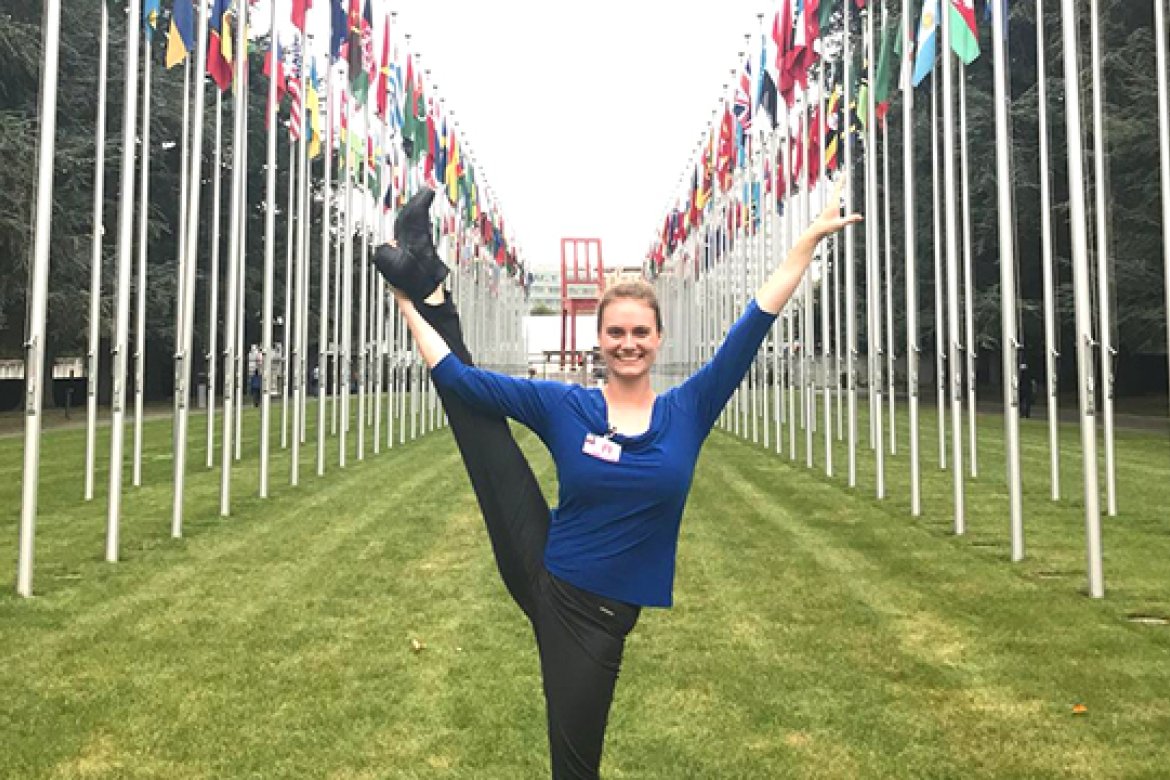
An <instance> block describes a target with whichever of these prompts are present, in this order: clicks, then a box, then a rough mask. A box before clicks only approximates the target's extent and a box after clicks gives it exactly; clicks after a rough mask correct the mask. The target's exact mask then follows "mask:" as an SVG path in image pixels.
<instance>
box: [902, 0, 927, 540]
mask: <svg viewBox="0 0 1170 780" xmlns="http://www.w3.org/2000/svg"><path fill="white" fill-rule="evenodd" d="M910 12H911V8H910V0H902V45H903V47H904V48H905V56H910V51H911V43H910V42H911V28H910V24H911V17H910ZM914 200H915V187H914V87H913V85H911V84H909V83H903V84H902V202H903V206H902V212H903V218H904V219H905V231H906V244H905V247H904V249H903V251H904V253H905V280H904V281H905V284H906V397H907V405H908V407H909V413H910V514H911V516H913V517H919V516H921V515H922V474H921V464H920V462H919V428H918V357H919V344H918V233H917V224H916V223H917V217H916V214H915V212H914V209H915V204H914Z"/></svg>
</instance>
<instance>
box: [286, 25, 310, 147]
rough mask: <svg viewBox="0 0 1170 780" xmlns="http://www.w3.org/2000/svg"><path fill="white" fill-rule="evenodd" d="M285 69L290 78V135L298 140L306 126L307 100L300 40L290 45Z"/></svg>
mask: <svg viewBox="0 0 1170 780" xmlns="http://www.w3.org/2000/svg"><path fill="white" fill-rule="evenodd" d="M284 71H285V76H286V77H287V79H288V96H289V116H288V137H289V138H290V139H291V140H293V141H297V140H299V139H300V137H301V133H302V132H303V131H304V127H305V101H304V96H303V95H302V94H301V44H300V42H299V41H294V42H293V44H292V45H291V46H289V47H288V55H287V60H286V62H285V65H284Z"/></svg>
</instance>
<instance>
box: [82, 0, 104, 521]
mask: <svg viewBox="0 0 1170 780" xmlns="http://www.w3.org/2000/svg"><path fill="white" fill-rule="evenodd" d="M100 5H101V35H100V36H99V40H100V43H99V48H98V102H97V130H96V133H95V138H94V180H93V244H92V252H91V255H90V268H89V350H88V352H87V353H86V372H85V379H86V382H85V394H86V408H85V500H86V501H92V500H93V481H94V480H93V472H94V462H95V460H96V455H97V401H98V373H99V372H100V370H101V369H100V366H99V363H98V350H99V349H101V316H102V237H103V236H104V234H105V232H106V231H105V226H104V225H103V224H102V218H103V211H104V205H105V178H106V72H107V70H108V69H109V67H108V63H109V51H110V9H109V7H108V6H107V5H106V4H105V3H104V2H103V3H100Z"/></svg>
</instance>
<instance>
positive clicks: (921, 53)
mask: <svg viewBox="0 0 1170 780" xmlns="http://www.w3.org/2000/svg"><path fill="white" fill-rule="evenodd" d="M937 51H938V0H922V18H921V19H920V20H919V22H918V53H917V54H916V55H915V57H914V74H913V75H912V76H911V77H910V82H911V83H912V84H913V85H914V86H916V87H917V86H918V85H919V84H921V83H922V81H923V79H925V78H926V77H927V76H929V75H930V72H931V71H932V70H934V58H935V53H936V52H937Z"/></svg>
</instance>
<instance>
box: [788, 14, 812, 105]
mask: <svg viewBox="0 0 1170 780" xmlns="http://www.w3.org/2000/svg"><path fill="white" fill-rule="evenodd" d="M794 2H795V3H796V9H795V12H794V15H793V21H792V45H791V47H790V48H789V50H788V54H787V55H786V56H785V58H784V60H785V65H786V67H787V69H788V71H789V74H790V76H791V77H792V80H793V82H795V83H796V84H799V85H800V88H801V89H808V72H809V69H810V68H812V65H813V63H814V62H816V56H817V55H816V49H815V48H814V46H813V43H814V42H815V41H816V39H817V38H818V37H819V36H820V16H819V14H818V10H819V9H818V4H817V0H794Z"/></svg>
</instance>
